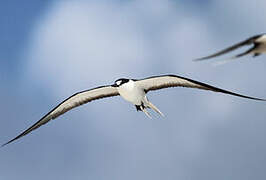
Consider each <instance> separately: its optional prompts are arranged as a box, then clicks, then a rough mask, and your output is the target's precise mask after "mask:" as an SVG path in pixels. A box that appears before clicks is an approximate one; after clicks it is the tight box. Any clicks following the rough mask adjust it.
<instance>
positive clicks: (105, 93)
mask: <svg viewBox="0 0 266 180" xmlns="http://www.w3.org/2000/svg"><path fill="white" fill-rule="evenodd" d="M117 95H119V93H118V91H117V89H116V88H115V87H112V86H101V87H97V88H94V89H89V90H86V91H82V92H79V93H76V94H74V95H72V96H70V97H69V98H67V99H66V100H64V101H63V102H61V103H60V104H59V105H58V106H56V107H55V108H54V109H53V110H51V111H50V112H48V113H47V114H46V115H45V116H43V117H42V118H41V119H40V120H39V121H38V122H36V123H35V124H34V125H32V126H31V127H29V128H28V129H27V130H25V131H24V132H22V133H21V134H19V135H18V136H17V137H15V138H14V139H11V140H10V141H8V142H7V143H5V144H3V145H2V146H5V145H7V144H9V143H11V142H13V141H15V140H17V139H19V138H21V137H22V136H25V135H26V134H28V133H30V132H31V131H33V130H35V129H37V128H38V127H40V126H42V125H44V124H46V123H47V122H49V121H50V120H52V119H55V118H57V117H58V116H60V115H62V114H64V113H65V112H67V111H69V110H70V109H72V108H75V107H77V106H80V105H82V104H85V103H87V102H90V101H93V100H96V99H101V98H106V97H110V96H117Z"/></svg>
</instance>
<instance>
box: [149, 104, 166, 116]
mask: <svg viewBox="0 0 266 180" xmlns="http://www.w3.org/2000/svg"><path fill="white" fill-rule="evenodd" d="M148 107H149V108H151V109H153V110H154V111H156V112H157V113H158V114H160V115H161V116H164V114H163V113H162V112H161V111H160V110H159V109H158V108H157V107H156V106H155V105H153V104H152V103H151V102H148Z"/></svg>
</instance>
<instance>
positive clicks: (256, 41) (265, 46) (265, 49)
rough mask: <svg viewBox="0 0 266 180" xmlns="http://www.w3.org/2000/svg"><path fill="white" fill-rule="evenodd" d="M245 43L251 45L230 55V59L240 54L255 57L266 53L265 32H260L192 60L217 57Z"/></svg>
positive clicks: (240, 55)
mask: <svg viewBox="0 0 266 180" xmlns="http://www.w3.org/2000/svg"><path fill="white" fill-rule="evenodd" d="M246 45H253V46H252V47H251V48H249V49H248V50H246V51H245V52H243V53H240V54H237V55H235V56H233V57H231V58H230V59H235V58H239V57H242V56H245V55H247V54H253V57H257V56H259V55H261V54H262V53H266V34H260V35H255V36H252V37H250V38H248V39H246V40H244V41H242V42H239V43H237V44H235V45H233V46H230V47H228V48H226V49H223V50H221V51H219V52H217V53H214V54H211V55H209V56H205V57H202V58H198V59H195V60H194V61H201V60H206V59H210V58H213V57H217V56H220V55H223V54H226V53H228V52H231V51H233V50H235V49H238V48H240V47H243V46H246Z"/></svg>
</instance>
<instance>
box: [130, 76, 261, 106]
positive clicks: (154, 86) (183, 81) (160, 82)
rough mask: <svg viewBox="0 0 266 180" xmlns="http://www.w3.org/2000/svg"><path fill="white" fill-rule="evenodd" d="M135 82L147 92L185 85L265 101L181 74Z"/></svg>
mask: <svg viewBox="0 0 266 180" xmlns="http://www.w3.org/2000/svg"><path fill="white" fill-rule="evenodd" d="M135 81H136V84H137V85H138V86H139V87H141V88H143V89H144V91H145V92H146V93H147V92H149V91H154V90H159V89H163V88H169V87H187V88H198V89H203V90H210V91H214V92H221V93H225V94H230V95H233V96H239V97H242V98H248V99H253V100H260V101H266V99H260V98H255V97H250V96H245V95H241V94H237V93H234V92H230V91H227V90H224V89H220V88H217V87H214V86H211V85H208V84H205V83H202V82H198V81H195V80H192V79H188V78H184V77H181V76H176V75H163V76H153V77H149V78H146V79H141V80H135Z"/></svg>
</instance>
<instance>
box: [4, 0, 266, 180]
mask: <svg viewBox="0 0 266 180" xmlns="http://www.w3.org/2000/svg"><path fill="white" fill-rule="evenodd" d="M27 3H28V4H25V2H24V3H23V2H20V1H18V0H13V1H6V2H2V4H1V6H0V14H1V15H0V22H1V28H0V59H1V61H0V81H1V83H2V86H1V87H0V98H1V102H2V103H1V104H0V107H1V108H0V112H1V115H2V118H1V121H0V122H1V125H0V133H1V136H0V142H2V143H5V142H6V141H8V140H10V139H11V138H13V137H15V136H16V135H17V134H18V133H20V132H21V131H23V130H24V129H26V128H28V127H29V126H30V125H32V124H33V123H35V122H36V121H37V120H39V118H41V117H42V116H43V115H45V114H46V113H47V112H48V111H50V110H51V109H52V108H53V107H54V106H56V105H57V104H58V103H60V102H61V101H62V100H64V99H65V98H67V97H68V96H70V95H72V94H73V93H75V92H77V91H81V90H85V89H89V88H93V87H96V86H100V85H105V84H111V83H113V82H114V81H115V80H116V79H118V78H120V77H129V78H130V77H131V78H144V77H148V76H153V75H159V74H177V75H180V76H184V77H188V78H192V79H195V80H198V81H202V82H205V83H209V84H211V85H215V86H218V87H220V88H224V89H227V90H231V91H235V92H238V93H242V94H245V95H249V96H255V97H259V98H266V93H265V92H266V85H265V84H264V83H263V82H264V77H265V75H266V71H265V68H266V65H265V58H266V57H265V55H262V56H260V57H257V58H254V59H253V58H251V57H250V56H248V57H243V58H241V59H239V61H233V62H230V63H228V64H225V65H222V66H217V67H216V66H213V63H215V62H218V61H219V60H223V58H226V57H227V56H224V57H220V58H217V59H213V60H209V61H205V62H201V63H195V62H192V59H195V58H198V57H202V56H205V55H208V54H210V53H213V52H215V51H216V50H220V49H222V48H224V47H226V46H229V45H232V44H233V43H236V42H238V41H241V40H244V39H245V38H248V37H250V36H253V35H255V34H260V33H263V32H265V28H266V25H265V19H264V17H265V15H266V12H265V9H264V7H265V5H266V2H265V1H262V0H261V1H255V2H254V1H247V0H235V1H230V0H224V1H193V0H190V1H164V0H157V1H152V0H144V1H143V0H136V1H85V0H79V1H74V0H68V1H45V2H44V1H36V0H35V1H33V0H30V1H27ZM244 49H245V48H244ZM234 53H237V52H234ZM234 53H232V54H234ZM148 97H149V99H150V100H151V102H153V103H154V104H155V105H156V106H157V107H158V108H159V109H160V110H161V111H162V112H163V113H164V114H165V115H166V116H165V117H164V118H162V117H159V116H158V115H157V114H155V113H153V112H152V116H153V117H154V118H153V120H150V119H148V118H147V117H146V116H145V115H144V114H143V113H141V112H136V110H135V107H134V106H133V105H131V104H129V103H128V102H125V101H124V100H123V99H122V98H119V97H114V98H110V99H103V100H99V101H95V102H92V103H89V104H86V105H83V106H82V107H79V108H77V109H74V110H72V111H70V112H68V113H66V114H64V115H63V116H61V117H59V118H57V119H56V120H53V121H51V122H49V123H48V124H46V125H45V126H42V127H41V128H39V129H38V130H36V131H34V132H33V133H31V134H29V135H27V136H25V137H23V138H22V139H21V140H19V141H17V142H14V143H12V144H10V145H8V146H6V147H4V148H2V149H0V179H7V180H13V179H14V180H15V179H18V178H22V179H40V180H42V179H66V180H67V179H114V180H119V179H129V180H130V179H154V180H156V179H158V180H159V179H170V180H171V179H191V180H193V179H197V180H199V179H202V180H203V179H204V180H205V179H265V177H266V175H265V168H264V167H265V165H266V161H265V159H266V153H265V152H266V151H265V150H266V145H265V136H266V131H265V126H266V122H265V116H266V111H265V108H266V104H265V103H263V102H256V101H252V100H246V99H241V98H238V97H232V96H229V95H223V94H219V93H213V92H207V91H200V90H194V89H185V88H171V89H167V90H162V91H158V93H153V92H151V93H150V94H148Z"/></svg>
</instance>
